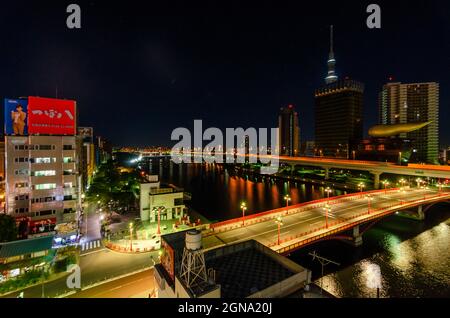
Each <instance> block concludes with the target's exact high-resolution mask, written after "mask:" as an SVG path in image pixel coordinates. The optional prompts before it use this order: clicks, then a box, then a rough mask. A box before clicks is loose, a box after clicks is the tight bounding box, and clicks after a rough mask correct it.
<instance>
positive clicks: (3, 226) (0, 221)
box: [0, 214, 17, 243]
mask: <svg viewBox="0 0 450 318" xmlns="http://www.w3.org/2000/svg"><path fill="white" fill-rule="evenodd" d="M15 240H17V226H16V220H15V219H14V218H13V217H12V216H10V215H7V214H0V242H1V243H3V242H9V241H15Z"/></svg>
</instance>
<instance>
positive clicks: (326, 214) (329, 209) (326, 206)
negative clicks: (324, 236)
mask: <svg viewBox="0 0 450 318" xmlns="http://www.w3.org/2000/svg"><path fill="white" fill-rule="evenodd" d="M323 210H324V211H325V226H326V228H327V229H328V213H331V207H330V206H329V205H328V203H327V204H326V205H325V207H324V208H323Z"/></svg>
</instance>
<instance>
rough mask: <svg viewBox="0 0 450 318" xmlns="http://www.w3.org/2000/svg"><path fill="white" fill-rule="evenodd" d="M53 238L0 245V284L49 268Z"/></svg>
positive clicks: (38, 238)
mask: <svg viewBox="0 0 450 318" xmlns="http://www.w3.org/2000/svg"><path fill="white" fill-rule="evenodd" d="M52 243H53V236H44V237H36V238H32V239H28V240H19V241H12V242H7V243H0V282H2V281H5V280H7V279H9V278H13V277H16V276H20V275H22V274H23V273H24V272H25V271H28V270H34V269H45V268H46V267H48V266H49V259H48V258H49V254H50V252H51V251H52Z"/></svg>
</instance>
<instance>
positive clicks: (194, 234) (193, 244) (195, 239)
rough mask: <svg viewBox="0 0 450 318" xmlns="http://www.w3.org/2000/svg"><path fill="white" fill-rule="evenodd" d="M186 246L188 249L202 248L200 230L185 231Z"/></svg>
mask: <svg viewBox="0 0 450 318" xmlns="http://www.w3.org/2000/svg"><path fill="white" fill-rule="evenodd" d="M186 248H187V249H188V250H190V251H196V250H199V249H201V248H202V232H200V231H198V230H192V231H187V232H186Z"/></svg>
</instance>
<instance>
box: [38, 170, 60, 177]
mask: <svg viewBox="0 0 450 318" xmlns="http://www.w3.org/2000/svg"><path fill="white" fill-rule="evenodd" d="M33 175H34V176H35V177H49V176H54V175H56V171H55V170H40V171H34V172H33Z"/></svg>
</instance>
